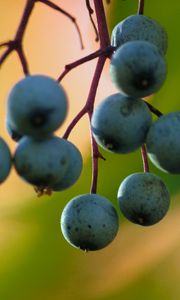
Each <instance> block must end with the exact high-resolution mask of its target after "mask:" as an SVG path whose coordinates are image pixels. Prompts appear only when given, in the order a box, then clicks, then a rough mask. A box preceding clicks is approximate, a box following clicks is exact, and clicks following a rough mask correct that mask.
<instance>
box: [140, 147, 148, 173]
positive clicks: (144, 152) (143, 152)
mask: <svg viewBox="0 0 180 300" xmlns="http://www.w3.org/2000/svg"><path fill="white" fill-rule="evenodd" d="M141 156H142V161H143V168H144V172H149V164H148V156H147V150H146V146H145V144H144V145H142V147H141Z"/></svg>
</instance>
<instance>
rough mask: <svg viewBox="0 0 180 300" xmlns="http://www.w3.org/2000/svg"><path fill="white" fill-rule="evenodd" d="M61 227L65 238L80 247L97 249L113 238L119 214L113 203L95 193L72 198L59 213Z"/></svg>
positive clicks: (116, 229) (117, 225)
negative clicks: (60, 213)
mask: <svg viewBox="0 0 180 300" xmlns="http://www.w3.org/2000/svg"><path fill="white" fill-rule="evenodd" d="M60 223H61V230H62V233H63V235H64V237H65V239H66V240H67V241H68V242H69V243H70V244H71V245H72V246H74V247H77V248H80V249H82V250H86V251H88V250H99V249H102V248H104V247H106V246H107V245H108V244H109V243H111V242H112V241H113V239H114V238H115V236H116V234H117V231H118V227H119V221H118V215H117V213H116V210H115V208H114V207H113V205H112V203H111V202H110V201H109V200H107V199H106V198H104V197H102V196H99V195H97V194H85V195H80V196H77V197H75V198H73V199H72V200H71V201H70V202H69V203H68V204H67V205H66V206H65V208H64V210H63V212H62V215H61V220H60Z"/></svg>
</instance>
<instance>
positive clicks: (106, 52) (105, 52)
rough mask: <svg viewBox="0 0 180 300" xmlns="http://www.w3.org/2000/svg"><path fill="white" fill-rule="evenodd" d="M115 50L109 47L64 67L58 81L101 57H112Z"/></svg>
mask: <svg viewBox="0 0 180 300" xmlns="http://www.w3.org/2000/svg"><path fill="white" fill-rule="evenodd" d="M114 50H115V47H113V46H109V47H107V48H105V49H99V50H97V51H95V52H93V53H91V54H89V55H87V56H85V57H82V58H80V59H79V60H76V61H75V62H73V63H71V64H68V65H66V66H65V67H64V71H63V72H62V73H61V75H60V76H59V77H58V79H57V81H58V82H60V81H61V80H62V79H63V78H64V77H65V75H67V74H68V73H69V72H70V71H71V70H72V69H74V68H76V67H78V66H80V65H82V64H84V63H86V62H88V61H91V60H92V59H95V58H97V57H100V56H102V55H106V57H109V56H111V54H112V52H113V51H114Z"/></svg>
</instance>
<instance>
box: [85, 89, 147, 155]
mask: <svg viewBox="0 0 180 300" xmlns="http://www.w3.org/2000/svg"><path fill="white" fill-rule="evenodd" d="M151 120H152V116H151V113H150V111H149V109H148V107H147V105H146V104H145V103H144V101H143V100H142V99H137V98H132V97H127V96H125V95H122V94H119V93H118V94H113V95H111V96H109V97H107V98H106V99H105V100H104V101H103V102H101V103H100V104H99V105H98V106H97V108H96V109H95V111H94V113H93V115H92V121H91V127H92V132H93V136H94V138H95V140H96V142H97V143H98V144H99V145H100V146H101V147H103V148H104V149H105V150H108V151H110V152H115V153H128V152H131V151H134V150H136V149H137V148H138V147H140V146H141V145H142V144H143V143H144V141H145V138H146V134H147V131H148V130H149V127H150V126H151Z"/></svg>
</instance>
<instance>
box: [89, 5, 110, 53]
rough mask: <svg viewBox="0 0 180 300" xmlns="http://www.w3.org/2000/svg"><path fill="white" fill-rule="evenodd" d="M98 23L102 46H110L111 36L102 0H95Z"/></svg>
mask: <svg viewBox="0 0 180 300" xmlns="http://www.w3.org/2000/svg"><path fill="white" fill-rule="evenodd" d="M93 1H94V7H95V12H96V17H97V23H98V31H99V39H100V46H101V48H106V47H108V46H110V38H109V33H108V27H107V22H106V16H105V11H104V5H103V1H102V0H93Z"/></svg>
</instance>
